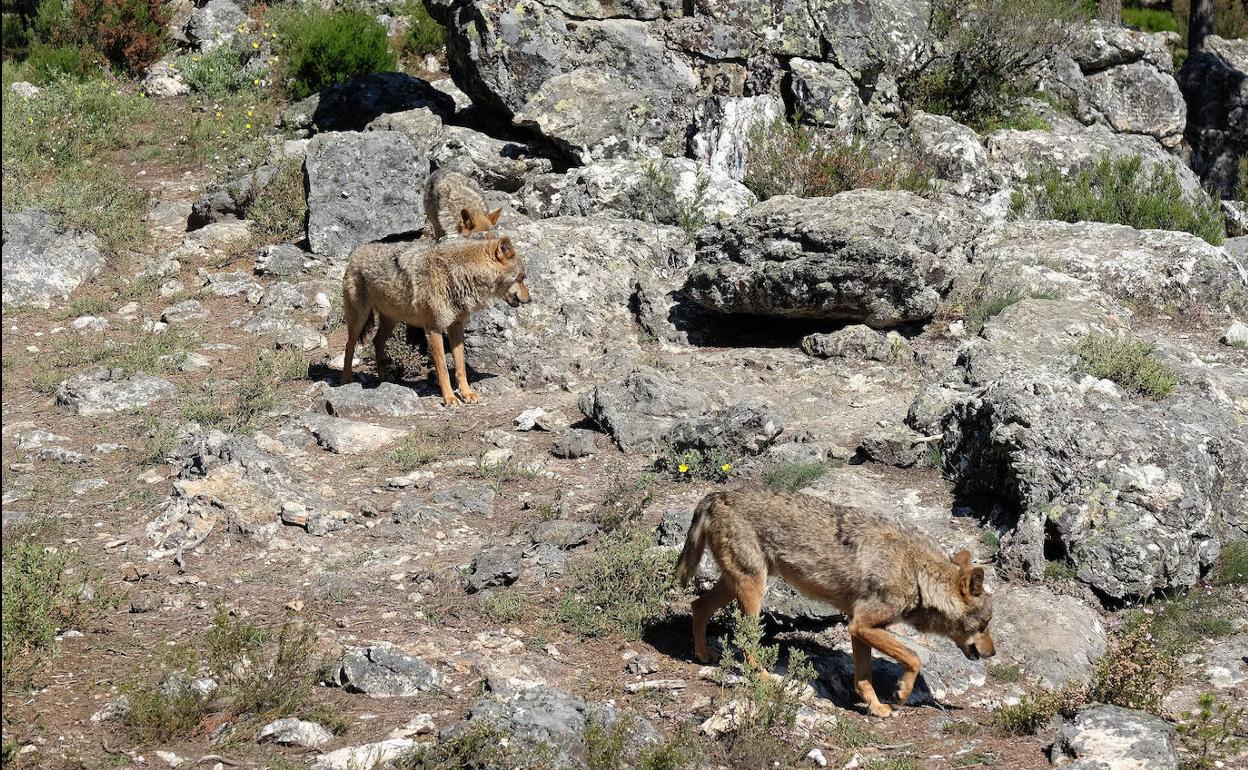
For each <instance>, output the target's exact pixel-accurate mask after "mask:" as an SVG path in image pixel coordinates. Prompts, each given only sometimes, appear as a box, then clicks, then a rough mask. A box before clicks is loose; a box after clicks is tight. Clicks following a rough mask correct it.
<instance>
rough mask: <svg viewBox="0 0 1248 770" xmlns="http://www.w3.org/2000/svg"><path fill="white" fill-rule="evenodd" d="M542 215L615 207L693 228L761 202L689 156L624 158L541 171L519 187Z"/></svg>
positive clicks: (651, 219) (612, 211)
mask: <svg viewBox="0 0 1248 770" xmlns="http://www.w3.org/2000/svg"><path fill="white" fill-rule="evenodd" d="M520 198H521V200H523V201H524V207H525V210H526V211H527V212H528V213H529V214H531V215H535V216H539V217H554V216H591V215H593V214H599V213H604V212H607V213H610V214H613V215H616V216H624V217H628V218H629V219H639V220H642V221H647V222H660V223H662V224H665V225H683V226H684V227H686V228H689V229H696V228H697V227H698V226H700V225H702V224H706V223H710V222H718V221H721V220H724V219H729V218H731V217H734V216H736V215H737V214H739V213H741V212H742V211H744V210H745V209H748V208H749V207H750V206H752V205H754V204H755V203H757V201H758V199H757V198H755V197H754V193H752V192H750V191H749V190H748V189H746V187H745V186H744V185H742V184H741V183H739V182H736V181H733V180H732V179H730V178H728V177H727V176H725V175H723V174H721V173H718V172H715V171H713V170H711V169H710V168H709V167H708V166H706V165H703V164H701V163H698V162H697V161H693V160H689V159H687V158H670V159H663V160H655V159H619V160H609V161H604V162H602V163H595V164H593V165H590V166H581V167H579V168H574V169H571V170H570V171H568V172H567V173H566V174H547V175H544V176H541V177H538V178H536V179H534V180H533V181H531V182H530V183H529V184H528V185H526V186H525V188H524V189H523V190H521V192H520Z"/></svg>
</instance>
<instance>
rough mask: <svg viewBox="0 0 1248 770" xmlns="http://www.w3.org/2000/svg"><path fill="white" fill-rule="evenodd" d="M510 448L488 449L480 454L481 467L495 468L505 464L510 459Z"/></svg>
mask: <svg viewBox="0 0 1248 770" xmlns="http://www.w3.org/2000/svg"><path fill="white" fill-rule="evenodd" d="M511 454H512V452H511V450H510V449H490V450H488V451H487V452H486V453H485V454H483V455H481V467H482V468H496V467H498V466H500V465H506V464H507V462H508V461H509V460H511Z"/></svg>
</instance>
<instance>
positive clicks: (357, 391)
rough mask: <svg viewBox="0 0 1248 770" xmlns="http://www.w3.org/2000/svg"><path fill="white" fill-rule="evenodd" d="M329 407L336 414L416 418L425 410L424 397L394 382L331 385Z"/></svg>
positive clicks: (327, 406) (341, 415) (326, 391)
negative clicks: (369, 386)
mask: <svg viewBox="0 0 1248 770" xmlns="http://www.w3.org/2000/svg"><path fill="white" fill-rule="evenodd" d="M325 409H326V411H328V412H329V413H330V414H331V415H333V416H335V417H412V416H414V415H417V414H421V413H423V412H424V411H425V410H424V407H423V406H422V404H421V401H420V396H417V395H416V393H415V392H414V391H412V390H411V389H410V388H405V387H403V386H402V385H396V384H394V383H393V382H383V383H381V384H380V385H378V386H377V387H375V388H366V387H364V386H363V385H362V384H360V383H358V382H352V383H349V384H347V385H341V386H339V387H336V388H327V389H326V390H325Z"/></svg>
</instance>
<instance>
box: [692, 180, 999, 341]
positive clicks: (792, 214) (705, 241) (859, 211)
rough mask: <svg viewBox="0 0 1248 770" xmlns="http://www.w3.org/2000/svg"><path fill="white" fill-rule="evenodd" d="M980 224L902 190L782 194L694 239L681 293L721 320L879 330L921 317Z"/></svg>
mask: <svg viewBox="0 0 1248 770" xmlns="http://www.w3.org/2000/svg"><path fill="white" fill-rule="evenodd" d="M979 227H980V225H979V220H978V218H977V217H976V215H974V214H972V213H971V212H970V211H969V210H967V209H964V208H961V207H959V206H953V205H950V206H945V205H940V204H937V203H934V202H932V201H929V200H926V199H923V198H919V197H917V196H915V195H911V194H910V193H905V192H898V191H878V190H853V191H850V192H844V193H840V194H839V195H835V196H833V197H831V198H810V199H799V198H793V197H790V196H779V197H775V198H771V199H769V200H767V201H765V202H763V203H760V204H759V205H758V206H755V207H754V208H752V209H750V210H749V211H747V212H746V213H745V214H744V215H742V216H741V217H739V218H738V219H736V220H734V221H731V222H727V223H722V224H719V225H715V226H712V227H708V228H707V229H705V230H703V231H702V232H700V233H699V234H698V241H697V243H698V251H697V262H696V263H695V264H694V266H693V267H692V268H691V269H690V271H689V279H688V283H687V284H686V286H685V294H686V295H687V296H688V297H689V298H691V299H692V300H694V301H696V302H698V303H699V304H701V305H703V306H705V307H707V308H710V309H713V310H717V311H720V312H722V313H746V314H751V315H760V316H771V317H778V318H800V319H814V320H821V321H857V322H861V323H864V324H866V325H868V326H871V327H875V328H880V327H889V326H896V325H898V324H901V323H904V322H906V321H916V320H923V319H926V318H930V317H931V316H932V314H933V313H934V312H935V311H936V305H937V302H938V301H939V299H940V296H941V294H942V292H944V291H945V290H946V289H948V287H949V285H950V283H951V281H952V278H953V275H954V273H955V272H956V271H957V270H959V269H960V268H961V267H963V266H964V265H965V263H966V256H967V254H966V250H965V249H966V244H967V243H968V241H969V240H970V239H971V238H972V236H973V235H974V234H975V233H976V232H977V230H978V229H979Z"/></svg>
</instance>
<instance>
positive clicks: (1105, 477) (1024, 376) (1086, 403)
mask: <svg viewBox="0 0 1248 770" xmlns="http://www.w3.org/2000/svg"><path fill="white" fill-rule="evenodd" d="M1128 317H1129V316H1128V315H1127V314H1126V313H1125V311H1122V310H1121V309H1117V310H1115V309H1113V308H1112V307H1111V308H1108V309H1107V308H1105V307H1104V305H1098V304H1097V303H1081V302H1070V301H1059V300H1024V301H1022V302H1019V303H1017V304H1015V305H1013V306H1011V307H1008V308H1007V309H1005V310H1004V311H1002V312H1001V313H1000V315H998V316H996V317H995V318H993V319H992V320H990V321H989V322H988V323H987V324H986V325H985V327H984V330H983V332H982V338H981V339H977V340H974V341H973V342H972V343H971V344H970V345H968V346H966V347H965V348H964V349H963V350H962V351H961V352H960V354H959V359H958V363H957V367H956V369H955V370H954V373H953V376H952V378H951V382H949V383H947V384H946V385H944V386H935V388H936V390H937V393H932V392H931V389H929V390H928V391H925V393H924V394H921V395H920V397H919V398H917V399H916V401H915V404H914V405H913V406H912V408H911V415H910V423H911V425H912V427H914V428H915V429H916V430H919V431H922V432H932V431H933V429H935V431H934V432H939V431H940V430H942V429H943V439H942V441H941V450H942V454H943V457H944V465H945V468H946V469H947V470H949V471H951V473H952V475H953V477H954V480H955V482H956V488H957V492H958V494H960V495H964V496H968V497H970V498H982V499H987V500H992V501H993V502H995V503H996V504H998V505H999V506H1001V507H1002V508H1003V509H1004V510H1005V512H1008V514H1009V515H1011V516H1013V517H1015V518H1014V522H1015V523H1014V524H1013V527H1012V529H1011V531H1009V532H1008V533H1007V534H1006V536H1005V537H1004V538H1003V541H1002V555H1003V557H1004V558H1005V560H1006V561H1007V562H1008V563H1012V564H1015V565H1017V566H1018V567H1019V568H1020V569H1022V570H1023V571H1024V572H1026V573H1027V574H1028V575H1030V576H1033V577H1039V576H1040V575H1041V574H1042V573H1043V571H1044V568H1045V564H1046V560H1047V559H1054V558H1057V559H1065V560H1067V561H1068V562H1069V563H1071V564H1072V565H1073V566H1074V568H1075V571H1076V575H1077V577H1078V578H1079V579H1080V580H1082V581H1084V582H1086V583H1088V584H1089V585H1091V586H1092V587H1094V588H1095V589H1096V590H1097V591H1098V592H1099V593H1100V594H1101V595H1102V596H1104V597H1108V598H1110V599H1115V600H1117V599H1124V598H1130V597H1145V596H1150V595H1152V594H1153V593H1154V592H1155V591H1159V590H1166V589H1171V588H1180V587H1187V586H1191V585H1193V584H1195V582H1196V581H1197V580H1198V579H1199V577H1200V576H1201V574H1202V573H1203V572H1204V570H1206V569H1207V568H1208V567H1209V566H1210V565H1211V564H1212V563H1213V561H1214V559H1215V558H1216V555H1217V552H1218V549H1219V547H1220V544H1221V543H1223V542H1225V541H1226V540H1227V539H1231V538H1234V537H1242V536H1243V534H1244V533H1245V532H1246V531H1248V518H1246V517H1245V515H1244V513H1243V512H1244V511H1245V510H1248V499H1246V498H1245V490H1244V489H1243V487H1242V485H1238V484H1236V483H1235V482H1233V481H1231V480H1232V479H1237V478H1241V477H1243V476H1244V474H1246V473H1248V430H1245V428H1244V427H1243V425H1242V423H1241V422H1240V420H1242V415H1241V417H1240V418H1239V419H1236V416H1235V415H1234V414H1233V413H1232V412H1234V408H1230V409H1228V408H1227V396H1226V395H1225V394H1227V393H1241V394H1242V393H1248V377H1246V376H1245V375H1244V373H1243V372H1242V371H1237V370H1235V369H1233V368H1230V367H1227V366H1226V365H1223V366H1217V367H1211V366H1209V365H1208V364H1197V365H1195V366H1188V365H1186V364H1185V363H1184V362H1182V361H1180V360H1179V359H1178V358H1176V357H1174V356H1171V355H1167V354H1165V353H1164V352H1163V353H1162V355H1163V356H1165V360H1166V362H1167V363H1168V364H1170V365H1171V366H1172V367H1174V368H1175V369H1176V370H1177V372H1178V377H1179V381H1180V385H1179V386H1178V388H1177V389H1176V391H1175V393H1174V394H1173V395H1172V396H1170V397H1168V398H1165V399H1164V400H1150V399H1144V398H1140V397H1134V396H1131V395H1129V394H1127V393H1125V392H1123V391H1122V390H1120V389H1119V388H1118V387H1117V386H1116V385H1113V384H1112V383H1109V382H1108V381H1104V380H1097V379H1095V378H1092V377H1088V376H1086V375H1082V374H1080V373H1078V372H1077V371H1076V370H1075V369H1074V356H1073V354H1072V349H1073V348H1074V346H1075V345H1076V343H1078V341H1079V340H1080V339H1081V338H1082V337H1083V336H1085V335H1087V334H1089V333H1094V332H1099V333H1115V334H1122V333H1125V332H1126V331H1127V330H1126V328H1125V325H1126V323H1127V320H1126V319H1127V318H1128ZM1219 394H1222V395H1219ZM1238 397H1239V398H1243V396H1238ZM932 404H944V408H943V416H938V417H937V418H936V419H934V420H933V419H931V417H930V414H931V411H932V410H931V405H932ZM935 413H936V414H937V415H941V414H942V410H941V409H940V408H937V409H936V410H935ZM925 415H928V416H925ZM1236 533H1238V534H1236Z"/></svg>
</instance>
